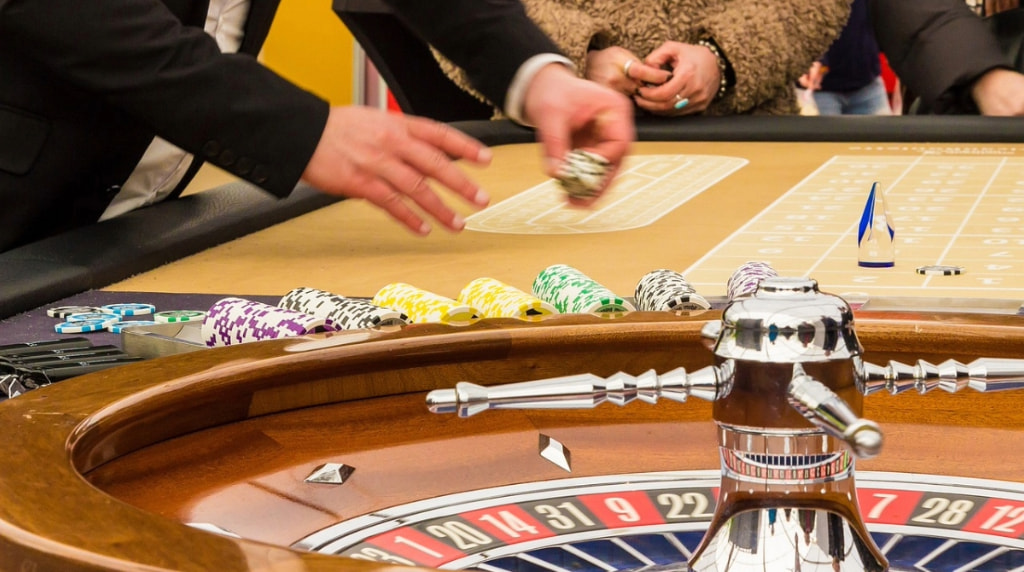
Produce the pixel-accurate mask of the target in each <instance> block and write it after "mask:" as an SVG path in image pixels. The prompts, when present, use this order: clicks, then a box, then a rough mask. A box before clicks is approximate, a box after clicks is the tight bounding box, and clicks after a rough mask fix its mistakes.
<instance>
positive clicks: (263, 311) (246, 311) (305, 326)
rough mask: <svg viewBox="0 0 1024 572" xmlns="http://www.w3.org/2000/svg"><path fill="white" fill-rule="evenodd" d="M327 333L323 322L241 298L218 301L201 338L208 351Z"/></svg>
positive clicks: (205, 324)
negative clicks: (223, 347) (235, 345)
mask: <svg viewBox="0 0 1024 572" xmlns="http://www.w3.org/2000/svg"><path fill="white" fill-rule="evenodd" d="M322 331H324V320H323V319H321V318H317V317H316V316H311V315H309V314H306V313H303V312H296V311H294V310H286V309H284V308H278V307H276V306H271V305H270V304H264V303H262V302H254V301H252V300H245V299H242V298H224V299H222V300H219V301H218V302H217V303H215V304H214V305H213V306H211V307H210V310H209V311H208V312H207V313H206V318H205V319H204V320H203V325H202V336H203V340H205V341H206V345H207V346H208V347H217V346H230V345H234V344H242V343H246V342H256V341H260V340H272V339H277V338H286V337H291V336H302V335H305V334H312V333H316V332H322Z"/></svg>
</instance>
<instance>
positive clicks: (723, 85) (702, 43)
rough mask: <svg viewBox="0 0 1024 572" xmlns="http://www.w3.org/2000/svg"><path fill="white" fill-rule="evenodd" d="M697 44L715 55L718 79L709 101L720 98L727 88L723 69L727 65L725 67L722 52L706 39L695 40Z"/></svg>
mask: <svg viewBox="0 0 1024 572" xmlns="http://www.w3.org/2000/svg"><path fill="white" fill-rule="evenodd" d="M697 45H698V46H704V47H705V48H707V49H708V50H711V53H712V54H714V55H715V62H716V63H717V64H718V76H719V80H718V93H716V94H715V97H714V98H712V100H711V101H714V100H716V99H721V98H722V97H724V96H725V90H726V89H728V88H729V80H728V79H726V77H725V71H726V69H727V67H726V66H727V64H726V63H725V58H723V57H722V52H721V51H720V50H719V49H718V46H716V45H715V44H713V43H711V42H709V41H708V40H700V41H698V42H697Z"/></svg>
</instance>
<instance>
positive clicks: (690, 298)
mask: <svg viewBox="0 0 1024 572" xmlns="http://www.w3.org/2000/svg"><path fill="white" fill-rule="evenodd" d="M634 297H635V299H636V308H637V309H638V310H642V311H648V312H664V311H675V310H707V309H708V308H710V307H711V304H710V303H709V302H708V301H707V300H706V299H704V297H703V296H701V295H700V294H698V293H697V290H696V289H695V288H694V287H693V286H692V285H691V284H690V283H689V282H687V281H686V278H684V277H683V275H682V274H680V273H678V272H676V271H674V270H667V269H664V268H662V269H658V270H652V271H650V272H648V273H647V274H644V275H643V277H641V278H640V281H639V282H637V284H636V294H635V296H634Z"/></svg>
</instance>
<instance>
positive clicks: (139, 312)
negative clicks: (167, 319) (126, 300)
mask: <svg viewBox="0 0 1024 572" xmlns="http://www.w3.org/2000/svg"><path fill="white" fill-rule="evenodd" d="M103 309H104V310H107V311H110V312H113V313H115V314H117V315H118V316H147V315H149V314H152V313H153V312H156V306H154V305H153V304H137V303H130V304H107V305H105V306H103Z"/></svg>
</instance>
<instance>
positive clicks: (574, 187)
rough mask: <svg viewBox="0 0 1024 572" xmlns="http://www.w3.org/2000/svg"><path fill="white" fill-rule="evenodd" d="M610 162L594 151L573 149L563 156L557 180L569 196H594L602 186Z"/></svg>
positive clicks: (584, 197) (575, 197)
mask: <svg viewBox="0 0 1024 572" xmlns="http://www.w3.org/2000/svg"><path fill="white" fill-rule="evenodd" d="M610 164H611V163H610V162H609V161H608V160H607V159H605V158H604V157H602V156H600V155H598V154H596V153H591V152H590V151H584V150H582V149H575V150H573V151H570V152H569V154H567V155H566V156H565V162H564V163H563V164H562V168H561V170H560V172H559V173H558V182H559V184H561V185H562V188H563V189H565V192H566V193H567V194H568V195H569V197H571V198H574V199H589V198H593V197H596V196H597V194H598V193H599V192H600V190H601V189H602V188H603V187H604V182H605V178H606V177H607V175H608V167H609V165H610Z"/></svg>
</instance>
